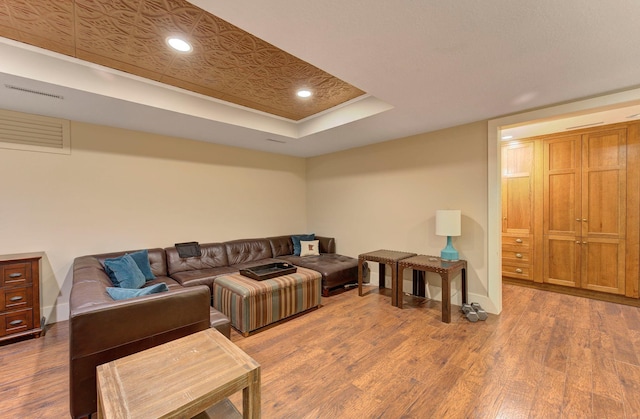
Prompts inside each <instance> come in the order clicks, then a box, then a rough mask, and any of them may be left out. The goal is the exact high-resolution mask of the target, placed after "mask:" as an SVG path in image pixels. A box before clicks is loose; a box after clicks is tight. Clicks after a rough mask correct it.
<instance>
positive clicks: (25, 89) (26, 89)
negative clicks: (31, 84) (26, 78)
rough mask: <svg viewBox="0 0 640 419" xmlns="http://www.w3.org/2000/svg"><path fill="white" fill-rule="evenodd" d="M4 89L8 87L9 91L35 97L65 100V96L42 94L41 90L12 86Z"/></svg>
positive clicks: (6, 85)
mask: <svg viewBox="0 0 640 419" xmlns="http://www.w3.org/2000/svg"><path fill="white" fill-rule="evenodd" d="M4 87H6V88H7V89H12V90H18V91H20V92H25V93H33V94H34V95H40V96H46V97H50V98H53V99H60V100H64V96H60V95H56V94H55V93H47V92H41V91H39V90H33V89H28V88H26V87H20V86H14V85H12V84H5V85H4Z"/></svg>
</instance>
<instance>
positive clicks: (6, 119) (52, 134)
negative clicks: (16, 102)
mask: <svg viewBox="0 0 640 419" xmlns="http://www.w3.org/2000/svg"><path fill="white" fill-rule="evenodd" d="M69 131H70V124H69V121H67V120H64V119H58V118H49V117H46V116H39V115H31V114H26V113H21V112H13V111H6V110H2V109H0V148H10V149H13V150H26V151H41V152H47V153H59V154H71V135H70V133H69Z"/></svg>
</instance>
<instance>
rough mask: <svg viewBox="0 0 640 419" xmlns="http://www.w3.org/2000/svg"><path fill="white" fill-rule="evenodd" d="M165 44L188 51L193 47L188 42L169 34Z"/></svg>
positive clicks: (181, 50)
mask: <svg viewBox="0 0 640 419" xmlns="http://www.w3.org/2000/svg"><path fill="white" fill-rule="evenodd" d="M167 44H169V46H170V47H171V48H173V49H175V50H176V51H180V52H190V51H191V50H193V47H192V46H191V44H190V43H188V42H187V41H185V40H184V39H181V38H176V37H175V36H170V37H169V38H167Z"/></svg>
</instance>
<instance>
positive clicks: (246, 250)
mask: <svg viewBox="0 0 640 419" xmlns="http://www.w3.org/2000/svg"><path fill="white" fill-rule="evenodd" d="M224 245H225V248H226V249H227V259H228V260H229V265H238V264H240V263H245V262H252V261H255V260H261V259H267V258H272V257H273V253H271V245H270V244H269V240H267V239H242V240H233V241H228V242H225V243H224ZM265 263H268V262H265Z"/></svg>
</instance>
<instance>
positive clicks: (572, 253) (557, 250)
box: [542, 135, 582, 287]
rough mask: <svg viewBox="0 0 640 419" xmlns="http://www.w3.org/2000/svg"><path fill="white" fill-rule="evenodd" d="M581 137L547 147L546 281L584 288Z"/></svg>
mask: <svg viewBox="0 0 640 419" xmlns="http://www.w3.org/2000/svg"><path fill="white" fill-rule="evenodd" d="M580 142H581V138H580V136H579V135H574V136H567V137H561V138H554V139H548V140H545V141H544V144H543V182H544V186H543V191H544V192H543V194H544V198H543V212H544V214H543V235H542V241H543V248H544V251H543V282H547V283H551V284H558V285H565V286H570V287H579V286H580V274H581V272H580V270H581V269H580V267H581V260H580V259H581V244H580V243H581V228H582V221H581V199H582V197H581V192H582V188H581V180H582V179H581V170H580V167H581V163H580V160H581V147H580Z"/></svg>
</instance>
